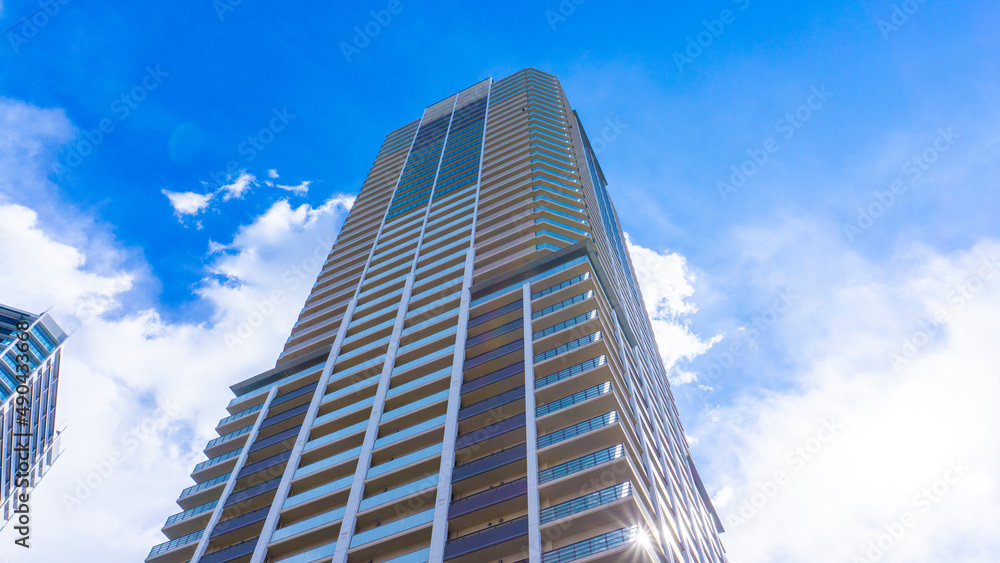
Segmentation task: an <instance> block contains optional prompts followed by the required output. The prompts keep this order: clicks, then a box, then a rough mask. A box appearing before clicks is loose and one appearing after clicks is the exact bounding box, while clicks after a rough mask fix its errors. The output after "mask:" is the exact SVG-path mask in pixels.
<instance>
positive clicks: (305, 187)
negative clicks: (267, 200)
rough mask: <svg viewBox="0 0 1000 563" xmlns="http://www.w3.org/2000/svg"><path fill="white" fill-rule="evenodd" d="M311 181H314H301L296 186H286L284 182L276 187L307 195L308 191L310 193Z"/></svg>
mask: <svg viewBox="0 0 1000 563" xmlns="http://www.w3.org/2000/svg"><path fill="white" fill-rule="evenodd" d="M311 183H312V182H311V181H309V180H305V181H303V182H302V183H300V184H298V185H295V186H285V185H282V184H276V185H275V187H278V188H281V189H283V190H287V191H289V192H292V193H294V194H296V195H306V194H307V193H309V184H311Z"/></svg>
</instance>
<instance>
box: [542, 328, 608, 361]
mask: <svg viewBox="0 0 1000 563" xmlns="http://www.w3.org/2000/svg"><path fill="white" fill-rule="evenodd" d="M600 339H601V331H597V332H595V333H593V334H588V335H587V336H584V337H582V338H577V339H576V340H572V341H570V342H567V343H566V344H562V345H560V346H556V347H555V348H552V349H550V350H545V351H544V352H540V353H538V354H535V357H534V361H535V363H536V364H537V363H540V362H544V361H545V360H548V359H551V358H554V357H556V356H560V355H562V354H565V353H566V352H570V351H572V350H576V349H577V348H580V347H583V346H586V345H588V344H592V343H594V342H597V341H598V340H600Z"/></svg>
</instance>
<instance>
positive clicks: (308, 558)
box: [274, 541, 337, 563]
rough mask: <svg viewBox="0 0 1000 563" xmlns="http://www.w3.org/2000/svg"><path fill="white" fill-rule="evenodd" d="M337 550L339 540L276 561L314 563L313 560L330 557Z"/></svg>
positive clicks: (278, 562)
mask: <svg viewBox="0 0 1000 563" xmlns="http://www.w3.org/2000/svg"><path fill="white" fill-rule="evenodd" d="M335 551H337V542H335V541H334V542H332V543H328V544H326V545H323V546H320V547H317V548H316V549H311V550H309V551H307V552H305V553H300V554H298V555H293V556H291V557H286V558H285V559H278V560H277V561H275V562H274V563H313V561H319V560H320V559H324V558H327V559H329V557H330V556H331V555H333V554H334V552H335Z"/></svg>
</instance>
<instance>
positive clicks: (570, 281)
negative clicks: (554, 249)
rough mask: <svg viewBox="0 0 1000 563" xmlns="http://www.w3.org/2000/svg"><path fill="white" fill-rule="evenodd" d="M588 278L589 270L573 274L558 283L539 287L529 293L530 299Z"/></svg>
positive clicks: (543, 295)
mask: <svg viewBox="0 0 1000 563" xmlns="http://www.w3.org/2000/svg"><path fill="white" fill-rule="evenodd" d="M574 262H577V260H574ZM589 279H590V272H584V273H582V274H580V275H578V276H573V277H572V278H570V279H568V280H565V281H562V282H559V283H557V284H555V285H551V286H549V287H546V288H543V289H540V290H538V291H536V292H534V293H532V294H531V298H532V299H538V298H540V297H545V296H546V295H549V294H550V293H555V292H557V291H559V290H560V289H565V288H567V287H569V286H571V285H575V284H578V283H580V282H582V281H585V280H589Z"/></svg>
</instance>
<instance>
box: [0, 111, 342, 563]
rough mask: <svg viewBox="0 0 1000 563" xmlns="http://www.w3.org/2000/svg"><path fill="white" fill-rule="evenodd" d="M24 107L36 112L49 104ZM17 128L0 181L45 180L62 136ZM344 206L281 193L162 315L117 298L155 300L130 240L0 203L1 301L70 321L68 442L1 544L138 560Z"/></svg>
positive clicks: (284, 327)
mask: <svg viewBox="0 0 1000 563" xmlns="http://www.w3.org/2000/svg"><path fill="white" fill-rule="evenodd" d="M29 109H30V107H29ZM31 111H34V112H35V115H34V117H35V118H36V120H35V121H37V118H40V117H45V116H46V115H48V114H47V113H46V112H44V111H43V110H38V109H37V108H34V109H33V110H31ZM29 117H30V116H29ZM55 117H58V116H55ZM22 121H25V122H31V121H32V120H31V119H27V118H26V119H24V120H22ZM26 131H29V133H30V134H28V135H27V138H26V139H22V140H23V141H25V142H27V144H25V145H24V146H26V147H27V146H32V145H31V144H30V143H31V142H34V143H35V145H34V148H33V149H32V150H30V151H25V152H24V153H23V154H24V156H25V159H24V160H18V161H5V162H4V165H5V168H4V172H5V175H4V178H3V179H2V180H0V181H2V182H3V183H4V184H3V185H4V188H5V191H6V188H7V187H8V186H19V185H27V184H29V183H30V184H33V185H36V184H37V186H40V188H39V189H42V188H44V189H48V188H50V187H51V186H46V185H45V179H44V176H45V174H44V170H45V162H47V161H48V160H49V159H50V158H51V156H52V155H54V154H55V149H56V148H57V145H58V144H59V143H61V142H64V136H62V135H55V134H53V135H48V134H46V133H45V131H44V130H42V131H38V130H36V131H34V132H31V130H26ZM8 135H9V133H8ZM22 136H24V135H22ZM0 154H2V153H0ZM40 171H41V172H40ZM352 204H353V197H351V196H336V197H333V198H331V199H330V200H328V201H326V202H325V203H324V204H323V205H321V206H319V207H312V206H310V205H300V206H297V207H293V206H291V205H289V204H288V203H287V202H286V201H284V200H279V201H278V202H276V203H275V204H273V205H272V206H271V208H270V209H268V210H267V211H266V212H265V213H263V214H262V215H261V216H260V217H257V218H256V219H255V220H254V221H252V222H251V223H249V224H247V225H245V226H244V227H242V228H241V229H239V231H238V232H237V233H236V234H235V235H234V237H233V239H232V240H231V241H229V242H226V243H221V244H220V243H215V244H213V245H211V251H212V252H211V257H212V258H211V262H210V266H209V268H208V271H206V273H205V278H204V281H203V282H202V284H201V285H200V286H199V287H198V288H197V294H198V296H199V297H200V298H201V299H203V300H204V302H205V304H206V305H207V306H208V307H209V308H210V309H211V310H212V311H213V315H212V317H211V318H210V319H208V320H207V321H205V322H168V321H166V320H164V319H163V318H162V317H161V316H160V314H159V313H158V311H157V310H156V309H155V308H145V309H141V310H125V309H124V307H123V306H122V303H123V302H124V301H126V300H128V302H129V303H134V302H146V303H153V302H155V295H144V296H137V295H136V293H138V292H143V291H145V290H144V289H143V288H145V287H152V286H153V285H155V284H143V283H141V282H143V280H144V279H146V278H148V276H149V274H148V269H147V268H146V267H145V265H144V264H134V263H132V262H134V260H132V259H131V258H129V257H130V256H132V255H133V254H136V253H134V252H133V251H131V250H130V249H128V248H125V247H122V246H121V244H120V243H117V244H89V243H88V244H87V246H84V244H83V243H81V242H80V241H79V240H76V239H73V240H67V238H66V235H64V234H63V233H66V232H70V233H72V232H75V230H74V229H72V228H67V225H66V224H65V221H63V222H60V223H59V224H48V223H46V222H45V221H44V220H43V219H41V218H40V214H39V213H38V212H36V211H35V210H33V209H31V208H28V207H25V206H23V205H19V204H16V203H3V202H0V241H2V244H0V260H2V261H3V262H4V263H6V264H17V265H18V267H17V268H4V269H3V270H0V299H2V300H3V302H4V303H8V304H11V305H13V306H16V307H19V308H22V309H26V310H31V311H43V310H46V309H49V308H51V313H52V315H53V317H54V318H55V319H56V320H57V322H59V323H60V324H61V325H62V326H63V327H64V328H65V329H67V331H69V332H71V333H72V335H71V337H70V339H69V341H68V342H67V343H66V345H65V347H64V352H63V354H64V355H63V364H62V372H61V374H62V377H61V379H60V393H59V405H58V412H59V414H58V421H59V425H60V427H64V428H65V432H64V433H63V434H62V446H63V449H64V453H63V455H62V457H61V458H60V459H59V460H58V461H57V462H56V464H55V465H54V467H53V468H52V470H51V471H50V473H49V474H48V475H47V476H46V477H45V479H44V480H43V481H42V483H41V485H40V486H39V488H38V489H37V490H36V491H35V492H34V493H33V494H32V499H33V506H32V508H33V519H32V522H33V524H32V526H33V527H32V548H31V549H30V550H27V551H25V552H24V553H16V554H15V553H11V555H16V559H14V561H17V562H18V563H36V562H37V563H42V562H48V561H69V560H74V561H105V562H115V561H122V562H124V561H137V560H142V559H143V558H144V557H145V556H146V554H147V553H148V551H149V549H150V547H152V546H153V545H155V544H157V543H160V542H162V541H164V538H163V536H162V534H160V531H159V530H160V527H161V526H162V525H163V522H164V520H165V519H166V517H167V516H169V515H170V514H173V513H175V512H178V511H179V508H178V507H177V506H176V505H175V504H174V502H173V499H174V498H176V495H177V493H178V492H179V491H180V490H181V489H182V488H183V487H186V486H188V485H190V484H191V480H190V478H189V477H188V476H187V475H188V474H189V472H190V470H191V467H192V466H193V464H194V463H196V462H197V461H198V460H199V459H201V458H202V457H203V454H202V453H201V449H202V447H203V446H204V444H205V442H206V441H207V440H209V439H211V438H212V437H213V435H214V427H215V423H216V422H217V420H218V419H219V418H221V417H223V416H225V415H226V413H225V410H224V406H225V404H226V403H227V401H228V399H229V391H228V386H229V385H230V384H232V383H234V382H236V381H239V380H241V379H244V378H246V377H249V376H252V375H254V374H256V373H259V372H261V371H263V370H266V369H269V368H270V367H272V366H273V365H274V361H275V359H276V357H277V355H278V353H279V351H280V349H281V346H282V343H283V341H284V339H285V336H286V335H287V334H288V331H289V330H290V328H291V325H292V324H293V323H294V320H295V318H296V315H297V313H298V310H299V309H300V307H301V304H302V302H303V301H304V299H305V296H306V295H307V294H308V292H309V289H310V287H311V285H312V282H313V280H314V279H315V276H316V274H317V273H318V271H319V268H320V267H321V265H322V262H323V260H325V257H326V253H327V252H328V251H329V246H330V244H332V241H333V238H334V237H335V236H336V232H337V230H338V229H339V225H340V224H341V222H342V221H343V218H344V216H345V215H346V211H347V210H348V209H349V207H350V206H351V205H352ZM62 211H65V212H66V214H65V215H64V216H67V217H78V216H79V215H77V214H76V213H75V212H74V211H73V210H72V209H69V208H65V206H64V209H62ZM91 225H92V223H88V224H87V226H88V227H89V226H91ZM90 232H91V233H92V234H94V235H95V237H97V238H101V237H100V236H98V235H100V233H98V232H95V231H90ZM105 238H107V237H105ZM108 240H110V239H108ZM147 281H148V280H147ZM262 310H263V312H262ZM258 319H260V322H256V321H257V320H258ZM13 533H14V532H13V527H11V526H8V527H7V528H6V529H5V530H4V531H3V533H0V545H4V546H10V545H13ZM3 553H4V554H5V555H6V554H7V553H8V548H6V547H5V548H3Z"/></svg>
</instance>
